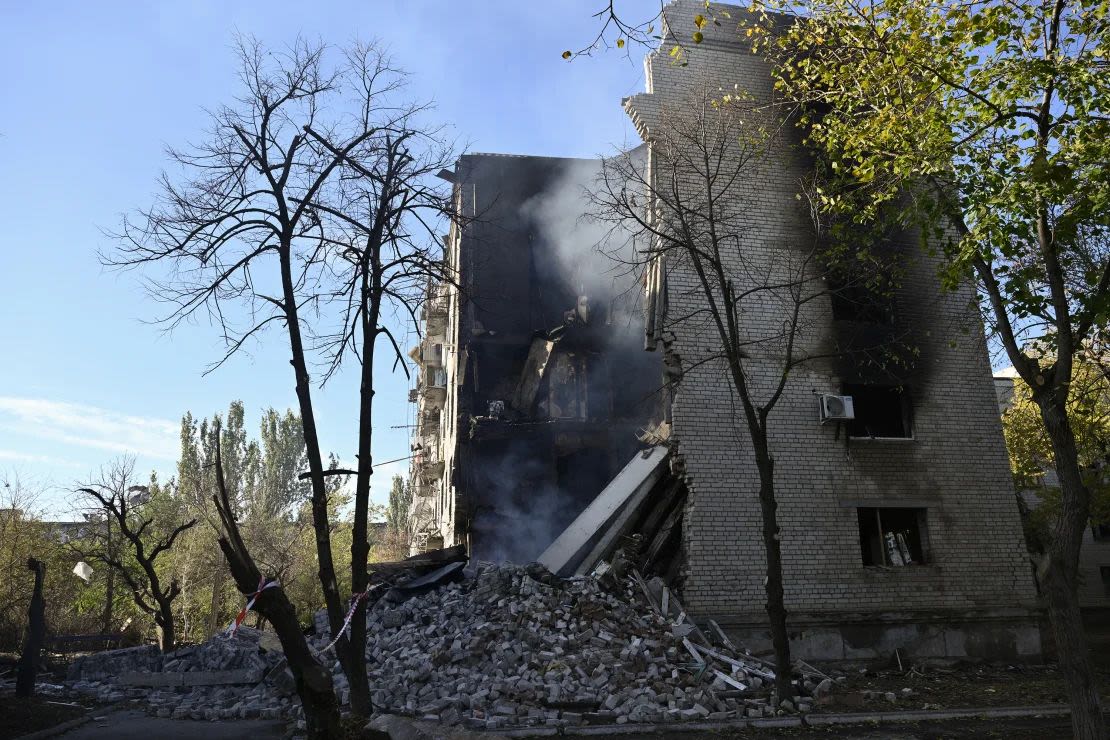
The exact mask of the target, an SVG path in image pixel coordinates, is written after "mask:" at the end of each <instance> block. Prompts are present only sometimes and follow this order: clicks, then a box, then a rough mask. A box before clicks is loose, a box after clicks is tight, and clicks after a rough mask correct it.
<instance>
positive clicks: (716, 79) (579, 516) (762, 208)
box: [411, 0, 1041, 660]
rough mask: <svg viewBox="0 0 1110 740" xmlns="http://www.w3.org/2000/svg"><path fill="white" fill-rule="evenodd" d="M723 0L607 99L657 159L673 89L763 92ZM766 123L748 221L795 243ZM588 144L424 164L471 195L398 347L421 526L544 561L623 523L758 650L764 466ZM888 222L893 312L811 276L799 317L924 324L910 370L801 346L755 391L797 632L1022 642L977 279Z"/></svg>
mask: <svg viewBox="0 0 1110 740" xmlns="http://www.w3.org/2000/svg"><path fill="white" fill-rule="evenodd" d="M714 7H715V8H716V7H717V6H714ZM722 7H723V6H722ZM699 8H700V9H702V10H704V4H703V3H699V2H695V1H693V0H680V1H679V2H675V3H672V4H670V5H668V6H667V7H666V8H665V12H664V16H665V24H664V30H665V33H666V34H669V38H690V36H691V35H692V33H693V32H694V31H695V30H696V29H695V27H694V16H695V15H696V14H697V13H698V12H700V11H699ZM728 10H729V11H730V12H731V13H732V15H733V17H738V16H739V14H740V13H742V12H743V11H742V10H740V9H739V8H728ZM732 25H733V24H723V25H722V26H721V27H714V26H712V25H707V27H706V28H703V29H702V32H703V33H704V40H703V42H702V43H701V44H699V45H697V47H696V48H692V49H690V50H689V51H688V56H687V59H686V60H685V61H686V63H685V64H684V65H678V64H675V63H674V62H673V60H672V59H671V58H670V57H669V56H668V54H667V50H668V49H669V48H670V44H668V43H666V42H665V43H664V44H663V46H662V47H661V50H657V51H655V52H653V53H651V54H650V55H649V56H648V58H647V59H646V62H645V71H646V87H647V90H646V92H645V93H643V94H639V95H635V96H632V97H631V98H628V99H626V100H625V101H624V107H625V110H626V111H627V112H628V114H629V115H630V117H631V119H632V121H633V122H634V124H635V126H636V129H637V131H638V132H639V134H640V136H641V137H642V139H643V141H644V145H643V146H642V147H641V149H640V150H637V151H638V153H640V154H642V157H643V161H644V163H645V166H646V167H647V168H649V170H648V171H649V172H650V171H651V170H650V168H651V167H652V154H651V152H652V147H653V137H654V136H655V135H656V132H657V131H658V127H659V126H660V125H662V123H661V122H662V121H663V120H664V118H665V112H666V111H668V109H670V110H672V111H681V110H682V106H684V105H686V104H687V103H688V101H687V99H686V97H685V95H686V94H687V93H688V91H689V90H691V89H693V88H695V87H696V86H697V85H712V86H713V87H715V88H717V87H719V88H721V89H732V88H733V87H734V86H735V85H739V86H742V87H743V88H745V90H746V91H747V92H748V93H749V94H751V95H752V96H754V98H755V99H756V100H757V101H758V100H761V99H762V100H767V99H769V98H770V96H771V95H772V81H771V75H770V71H769V69H768V67H767V65H766V63H765V62H763V61H762V60H760V59H758V58H757V57H755V56H753V55H752V54H751V53H750V52H749V51H748V50H747V47H746V46H744V45H743V44H742V43H741V42H740V41H739V39H738V38H737V35H736V33H735V28H732V27H731V26H732ZM784 138H785V140H784V142H783V144H782V145H781V146H778V147H776V148H775V149H774V150H772V151H771V152H770V153H769V154H767V155H766V157H767V158H768V159H769V160H770V161H765V162H764V163H763V164H764V166H763V167H761V169H760V174H759V175H758V176H753V177H751V178H748V179H745V180H743V181H742V182H739V183H738V184H737V185H735V187H736V188H737V197H738V198H741V197H742V198H746V199H748V201H750V202H753V203H758V204H759V208H758V209H753V210H752V212H751V224H750V229H748V230H747V232H746V237H745V238H746V239H748V240H749V241H750V244H751V253H752V254H754V255H760V254H767V255H773V254H774V251H775V249H780V248H788V247H784V246H782V245H784V244H789V243H790V239H791V237H792V235H795V234H797V233H798V232H799V230H800V229H802V230H804V228H807V224H809V223H810V222H809V216H808V213H806V212H805V209H804V204H802V203H801V202H799V200H798V199H797V197H796V194H797V190H798V182H799V181H800V180H801V178H802V177H803V176H804V175H805V174H806V172H807V168H808V167H809V166H810V165H809V164H808V163H807V160H806V158H805V157H804V156H803V155H802V154H801V153H800V151H801V148H800V146H799V145H800V136H799V135H798V133H797V132H796V131H794V132H788V133H787V134H786V135H785V137H784ZM599 166H600V164H599V163H598V162H591V161H587V160H570V159H554V158H546V157H527V156H505V155H489V154H473V155H467V156H464V157H462V158H461V159H460V160H459V161H458V163H457V166H456V167H455V169H454V171H453V172H445V173H443V176H444V177H448V178H450V180H451V181H452V182H453V187H454V195H455V199H456V204H457V207H458V208H459V210H460V212H461V213H462V215H463V216H464V217H466V218H467V219H471V220H470V221H468V222H467V223H466V225H465V226H463V227H462V228H453V229H452V231H451V233H450V234H449V235H448V236H447V237H445V245H446V250H445V251H446V255H447V259H448V261H449V265H450V266H451V267H452V268H453V269H454V271H455V273H456V275H457V284H456V285H433V286H430V287H429V294H428V299H427V302H426V306H425V309H424V310H425V320H426V331H425V335H424V337H423V340H422V342H421V344H420V345H419V346H418V347H416V348H415V349H414V350H413V359H414V360H415V361H416V362H418V363H419V366H420V372H419V373H418V376H419V382H418V384H417V387H416V388H415V389H414V390H413V391H412V396H411V398H412V400H413V401H415V402H416V403H417V429H416V433H415V435H414V438H413V446H414V457H413V465H412V472H411V475H412V482H413V485H414V487H415V488H414V494H415V497H414V514H415V515H416V518H417V520H418V523H419V524H420V528H421V535H420V540H419V541H418V543H417V547H418V548H430V547H437V546H447V545H454V544H465V545H467V546H468V547H469V548H470V550H471V552H472V554H473V555H474V556H475V557H478V558H483V559H508V560H516V561H528V560H533V559H537V558H538V559H539V560H540V562H541V563H543V564H545V565H547V566H548V567H549V568H551V569H552V570H554V571H556V572H559V573H560V574H563V575H570V574H575V573H584V572H589V571H590V570H591V569H592V568H593V567H595V565H596V564H597V563H598V562H600V561H601V560H602V559H604V558H606V557H608V556H610V555H611V554H612V552H613V551H614V550H615V549H616V548H618V547H619V548H621V549H622V550H623V551H626V552H631V553H632V557H631V559H633V560H635V561H636V562H637V563H638V564H639V565H640V566H641V567H642V568H643V569H644V571H645V575H648V576H654V575H658V576H661V577H662V578H664V580H665V581H667V582H668V583H669V584H671V585H672V587H674V588H675V589H676V590H677V592H678V593H679V594H680V596H681V598H682V600H683V602H684V604H685V605H686V607H687V609H688V610H689V611H690V613H692V614H694V615H697V616H698V617H699V618H704V619H710V618H711V619H714V620H716V622H717V623H719V624H720V625H721V627H722V628H724V629H725V630H726V631H728V632H729V633H731V635H732V636H734V637H735V638H737V639H740V640H744V641H745V644H747V645H748V646H750V647H752V648H753V649H759V648H761V647H764V646H766V645H767V644H769V633H768V630H767V627H766V614H765V611H764V603H765V593H764V574H765V561H764V553H763V543H762V536H761V515H760V507H759V501H758V490H759V476H758V473H757V469H756V465H755V459H754V453H753V451H752V447H751V442H750V440H749V439H748V437H747V434H746V432H745V431H744V430H743V421H742V419H741V418H740V416H739V414H740V413H741V412H740V411H739V408H738V406H737V402H736V399H735V398H734V391H733V388H732V385H731V382H730V381H729V379H728V378H727V376H726V372H725V369H724V368H723V367H722V366H721V364H720V363H719V362H702V361H700V360H701V358H704V357H705V356H706V354H707V352H712V344H713V342H714V341H718V342H719V340H717V339H716V337H715V335H713V334H712V333H710V332H707V330H706V326H705V325H704V322H698V321H695V320H693V319H692V318H690V317H693V316H696V315H697V313H698V309H699V304H698V301H699V294H698V291H697V290H693V289H691V286H694V285H695V284H696V277H695V276H694V275H693V274H692V270H691V268H690V267H689V266H688V265H685V264H683V263H682V261H681V260H669V261H667V262H666V263H660V264H653V265H651V269H650V270H648V271H647V274H648V275H649V276H650V279H643V278H641V282H633V280H632V278H633V275H632V274H631V273H629V271H628V270H627V265H624V263H623V262H622V260H621V259H620V258H619V255H620V254H621V253H622V252H621V250H622V249H627V246H626V245H621V244H609V245H608V247H609V248H608V249H605V248H601V249H598V248H596V247H595V245H596V244H597V243H598V242H599V240H600V234H599V230H598V229H597V228H596V227H595V226H591V225H590V224H589V222H588V220H586V221H584V220H583V218H582V216H583V214H585V213H586V212H587V211H588V203H587V201H586V199H585V198H584V197H583V196H582V194H581V191H582V189H583V187H584V186H587V185H588V184H589V179H590V178H591V177H592V176H594V175H595V174H596V172H597V170H598V167H599ZM891 246H892V247H893V248H896V249H899V250H901V251H903V252H904V253H905V254H906V255H912V258H908V259H906V260H905V264H906V267H905V271H906V274H905V276H904V279H903V280H902V281H901V283H900V287H898V289H897V291H896V292H895V294H894V295H893V297H892V299H891V311H890V312H889V313H887V314H886V315H884V316H881V317H879V316H868V315H851V314H850V313H847V314H846V313H845V312H844V310H842V306H838V305H837V302H836V301H835V300H834V299H833V297H829V296H824V297H823V298H822V299H821V301H815V302H814V304H813V306H812V307H811V308H810V310H811V311H812V312H813V316H811V317H810V321H809V324H808V325H807V326H808V329H807V336H806V340H807V341H816V342H820V341H822V340H823V338H828V337H835V336H837V335H838V334H842V333H843V332H844V331H846V327H847V328H848V329H850V328H851V327H853V326H855V328H857V329H858V328H859V326H860V325H863V329H864V330H866V329H867V328H868V327H867V325H868V324H869V323H876V324H878V323H886V324H890V325H891V326H896V327H897V329H898V331H899V332H901V334H902V335H904V336H908V337H909V338H910V340H911V341H912V343H913V345H914V347H915V349H916V352H915V362H914V365H913V368H912V370H911V371H910V372H909V373H908V374H907V375H906V376H905V377H903V378H900V379H899V380H898V382H897V383H893V382H887V383H883V382H876V381H875V380H874V379H872V378H868V377H867V376H866V374H865V373H862V372H857V371H856V369H854V368H852V367H851V366H849V364H848V363H845V362H844V361H843V359H836V358H829V359H825V360H818V361H814V362H810V363H807V364H806V365H804V366H802V367H800V368H798V369H797V370H795V371H794V372H793V373H792V374H791V375H790V380H789V382H788V384H787V386H786V389H785V393H784V396H783V398H782V400H781V401H780V402H779V404H778V406H777V407H776V409H775V411H774V412H773V413H774V416H773V424H772V438H771V447H772V452H773V454H774V456H775V461H776V464H775V470H776V492H777V500H778V521H779V524H780V526H781V542H782V555H783V570H784V585H785V592H786V606H787V609H788V611H789V629H790V633H791V639H792V642H793V644H794V647H795V649H796V650H797V651H798V654H799V655H801V656H803V657H809V658H812V659H848V660H853V659H859V660H866V659H883V660H885V659H888V658H890V657H891V656H892V655H893V654H894V652H895V650H898V651H899V655H900V656H901V657H907V656H908V657H911V658H964V657H967V658H984V659H1021V658H1034V657H1036V656H1039V654H1040V650H1041V647H1040V637H1039V630H1038V627H1037V619H1038V612H1037V607H1036V593H1035V588H1034V583H1033V577H1032V573H1031V571H1030V566H1029V561H1028V558H1027V555H1026V550H1025V545H1024V541H1023V536H1022V528H1021V523H1020V519H1019V514H1018V510H1017V507H1016V505H1015V498H1014V491H1013V485H1012V481H1011V476H1010V470H1009V463H1008V459H1007V455H1006V450H1005V446H1004V442H1003V437H1002V431H1001V424H1000V420H999V417H998V412H997V405H996V399H995V393H994V386H993V382H992V378H991V369H990V363H989V358H988V354H987V350H986V346H985V342H984V341H983V330H982V325H981V323H980V321H979V318H978V316H977V314H976V310H975V302H974V296H973V293H972V289H971V286H964V287H961V288H960V289H958V290H955V291H943V290H942V289H941V285H940V282H939V279H938V276H937V267H938V265H937V263H936V262H935V258H934V257H931V256H929V255H927V254H926V253H925V252H924V251H923V250H921V249H920V242H919V239H918V237H917V236H916V235H915V234H902V235H900V236H896V237H894V238H892V243H891ZM607 253H608V254H607ZM614 254H615V255H616V258H615V259H614V258H613V256H614ZM606 257H608V260H607V261H606V260H605V259H603V258H606ZM622 265H623V267H624V268H625V269H622ZM742 273H743V271H741V270H737V274H738V275H739V274H742ZM700 300H704V297H702V298H700ZM752 320H753V321H765V322H769V323H771V324H773V323H774V322H776V321H779V320H780V318H776V317H775V316H766V315H756V316H755V317H754V318H753V319H752ZM961 328H970V332H968V333H961ZM757 329H758V327H755V328H754V329H753V331H754V330H757ZM954 337H955V338H956V341H953V338H954ZM645 347H647V348H650V349H645ZM777 359H778V358H773V357H771V358H766V359H761V358H760V357H752V358H750V359H749V361H748V363H747V368H748V372H749V373H750V374H751V375H752V376H753V377H766V376H767V375H768V374H773V373H774V372H776V370H775V368H776V367H778V365H777V364H776V362H777ZM664 360H666V362H665V361H664ZM676 377H677V378H678V380H677V382H670V381H672V380H674V379H675V378H676ZM848 399H851V406H852V407H854V408H853V412H854V413H845V411H846V409H845V406H846V405H847V401H848ZM838 405H839V408H836V407H837V406H838ZM837 412H839V414H838V413H837ZM838 416H839V417H842V418H837V417H838ZM847 417H854V418H847Z"/></svg>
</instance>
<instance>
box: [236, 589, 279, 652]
mask: <svg viewBox="0 0 1110 740" xmlns="http://www.w3.org/2000/svg"><path fill="white" fill-rule="evenodd" d="M278 585H279V584H278V582H277V581H270V582H269V583H267V582H266V577H265V576H263V577H262V578H260V579H259V580H258V590H257V591H255V592H254V593H253V594H251V595H250V598H249V599H247V605H246V606H244V607H243V608H242V609H240V610H239V613H238V614H236V615H235V619H234V620H233V621H232V622H231V624H229V625H228V627H227V633H226V634H228V635H230V636H231V637H234V636H235V633H236V632H237V631H238V630H239V625H241V624H242V623H243V620H244V619H246V618H247V612H249V611H250V610H251V607H252V606H254V602H255V601H256V600H257V599H258V595H259V594H261V593H262V592H263V591H265V590H266V589H268V588H275V587H277V586H278Z"/></svg>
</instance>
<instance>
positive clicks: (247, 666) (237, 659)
mask: <svg viewBox="0 0 1110 740" xmlns="http://www.w3.org/2000/svg"><path fill="white" fill-rule="evenodd" d="M261 636H262V633H261V632H259V631H258V630H254V629H251V628H249V627H240V628H239V631H238V633H237V634H236V635H235V637H224V636H223V635H222V634H221V635H219V636H217V637H213V638H212V639H211V640H209V641H208V642H206V643H204V644H202V645H195V646H191V647H185V648H181V649H180V650H176V651H174V652H172V653H169V654H168V655H165V656H163V655H162V654H161V653H159V652H158V648H157V647H156V646H153V645H147V646H143V647H137V648H126V649H124V650H110V651H106V652H102V653H93V654H90V655H86V656H83V657H81V658H78V659H77V660H75V661H74V662H73V664H72V665H71V666H70V668H69V673H68V675H67V680H66V685H67V687H68V689H69V690H70V692H71V693H74V694H78V695H81V696H86V697H89V698H91V699H94V700H96V701H99V702H102V703H112V702H117V701H122V700H124V699H138V700H141V701H142V702H144V703H145V704H146V705H147V707H148V709H149V711H150V712H151V714H154V715H156V716H158V717H172V718H175V719H202V720H213V721H214V720H221V719H248V718H263V719H279V718H284V719H289V720H298V719H301V718H302V717H303V713H302V711H301V708H300V702H299V701H298V699H297V697H296V696H295V695H293V684H292V676H291V675H289V672H288V670H287V669H285V668H284V667H283V661H284V658H283V656H282V654H281V653H280V652H278V651H272V650H266V649H265V648H262V647H261V646H260V642H261Z"/></svg>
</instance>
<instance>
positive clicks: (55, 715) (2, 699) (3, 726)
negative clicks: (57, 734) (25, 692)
mask: <svg viewBox="0 0 1110 740" xmlns="http://www.w3.org/2000/svg"><path fill="white" fill-rule="evenodd" d="M67 704H69V702H66V703H59V702H56V701H51V700H48V699H40V698H38V697H32V698H30V699H16V698H15V696H13V695H12V694H11V692H8V693H6V694H5V695H4V696H0V738H13V737H19V736H20V735H27V734H30V733H32V732H38V731H39V730H45V729H46V728H47V727H53V726H54V725H58V724H61V723H62V722H68V721H69V720H71V719H77V718H78V717H83V716H85V715H86V714H87V713H88V712H89V709H88V708H86V707H73V706H67Z"/></svg>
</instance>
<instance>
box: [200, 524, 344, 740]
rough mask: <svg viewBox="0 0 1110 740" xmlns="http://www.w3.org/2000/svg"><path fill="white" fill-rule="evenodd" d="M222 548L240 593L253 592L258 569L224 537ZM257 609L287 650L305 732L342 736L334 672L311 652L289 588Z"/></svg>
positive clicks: (317, 737)
mask: <svg viewBox="0 0 1110 740" xmlns="http://www.w3.org/2000/svg"><path fill="white" fill-rule="evenodd" d="M220 548H221V549H222V550H223V551H224V555H226V556H227V561H228V565H229V566H230V568H231V573H232V577H234V578H235V583H236V585H237V586H238V587H239V590H240V591H242V592H243V593H252V592H253V591H254V589H256V588H257V587H258V580H257V579H258V575H257V574H258V569H257V568H255V567H254V564H253V563H252V562H245V561H244V560H243V559H242V558H241V557H239V555H238V554H237V553H236V552H235V550H234V549H233V548H232V547H231V546H230V544H229V543H228V540H227V538H225V537H221V538H220ZM254 609H255V610H256V611H258V612H259V613H260V614H262V616H264V617H265V618H266V620H267V621H268V622H269V623H270V624H271V625H273V627H274V632H276V633H277V636H278V639H279V640H280V641H281V649H282V650H283V651H285V660H286V662H287V663H288V664H289V671H290V672H291V673H292V674H293V682H294V685H295V686H296V688H297V696H299V697H300V700H301V707H302V708H303V709H304V720H305V731H306V735H307V736H308V737H309V738H310V739H311V740H331V739H332V738H338V737H342V736H343V735H342V730H341V728H340V725H339V704H338V702H337V701H336V699H335V691H334V689H333V686H332V680H331V672H330V671H329V670H328V668H327V667H325V666H323V665H321V664H320V663H319V662H318V661H317V660H316V658H315V657H313V655H312V652H311V651H310V650H309V649H308V643H307V642H306V641H305V637H304V633H302V632H301V625H300V623H299V622H298V621H297V611H296V609H295V608H294V607H293V604H292V603H291V602H290V601H289V597H288V596H287V595H286V594H285V589H284V588H282V587H280V586H277V587H274V588H269V589H266V590H265V591H263V592H262V593H261V594H259V595H258V598H257V599H256V600H255V602H254Z"/></svg>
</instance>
